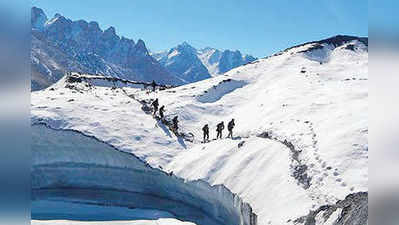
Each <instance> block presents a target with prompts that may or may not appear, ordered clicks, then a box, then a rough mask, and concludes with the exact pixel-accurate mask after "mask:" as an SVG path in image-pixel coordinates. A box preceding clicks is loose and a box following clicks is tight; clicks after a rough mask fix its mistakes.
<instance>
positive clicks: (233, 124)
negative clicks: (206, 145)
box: [227, 119, 236, 139]
mask: <svg viewBox="0 0 399 225" xmlns="http://www.w3.org/2000/svg"><path fill="white" fill-rule="evenodd" d="M235 125H236V124H235V123H234V119H232V120H231V121H230V122H229V123H228V124H227V130H228V131H229V135H227V137H228V138H229V137H230V138H231V139H233V128H234V126H235Z"/></svg>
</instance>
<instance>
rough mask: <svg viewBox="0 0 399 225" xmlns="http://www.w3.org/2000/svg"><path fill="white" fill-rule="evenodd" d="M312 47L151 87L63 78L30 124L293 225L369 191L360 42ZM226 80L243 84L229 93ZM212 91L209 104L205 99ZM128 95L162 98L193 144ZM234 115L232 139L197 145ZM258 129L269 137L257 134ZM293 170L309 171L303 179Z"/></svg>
mask: <svg viewBox="0 0 399 225" xmlns="http://www.w3.org/2000/svg"><path fill="white" fill-rule="evenodd" d="M313 45H314V44H312V43H310V44H307V45H304V46H298V47H296V48H292V49H289V50H286V51H284V52H282V53H281V54H276V55H275V56H273V57H268V58H265V59H260V60H257V61H255V62H253V63H251V64H248V65H245V66H241V67H238V68H236V69H233V70H231V71H229V72H228V73H226V74H225V75H224V76H218V77H214V78H211V79H208V80H204V81H200V82H197V83H193V84H188V85H185V86H181V87H178V88H174V89H168V90H164V91H159V92H156V93H150V94H148V93H147V92H145V91H141V90H140V89H133V88H123V90H124V91H122V90H121V89H111V88H110V87H96V88H94V89H91V90H89V91H84V90H83V91H81V93H80V92H79V91H76V90H75V91H72V90H70V89H66V88H64V85H65V84H64V83H63V82H64V80H61V81H60V82H59V83H58V84H56V85H55V86H54V90H53V91H52V90H50V89H46V90H43V91H40V92H37V93H32V121H33V122H37V121H41V122H44V123H46V124H48V125H50V126H51V127H53V128H57V129H74V130H79V131H81V132H83V133H85V134H88V135H94V136H95V137H97V138H98V139H100V140H102V141H105V142H108V143H111V144H112V145H114V146H115V147H117V148H118V149H120V150H122V151H128V152H131V153H133V154H135V155H136V156H138V157H139V158H140V159H142V160H144V161H146V162H148V163H149V164H150V165H152V166H153V167H161V168H162V169H163V170H165V171H167V172H169V171H173V172H174V174H175V175H177V176H180V177H183V178H185V179H188V180H195V179H202V180H205V181H207V182H209V183H210V184H212V185H214V184H224V185H225V186H226V187H228V188H229V189H230V190H231V191H232V192H234V193H237V194H238V195H239V196H240V197H242V198H243V199H244V200H245V201H247V202H249V203H250V204H251V206H252V208H253V209H254V211H255V213H256V214H257V215H258V224H292V221H293V220H295V219H296V218H299V217H301V216H304V215H307V214H308V212H309V210H315V209H317V208H318V207H319V206H321V205H326V204H334V203H335V202H336V201H337V200H339V199H344V198H345V197H346V196H347V195H348V194H350V193H355V192H360V191H367V189H368V188H367V181H368V169H367V168H368V166H367V161H368V143H367V135H368V123H367V114H368V113H367V112H368V88H367V82H368V81H367V80H368V52H367V47H366V46H365V45H364V44H363V43H362V42H359V41H356V40H353V41H350V42H348V43H344V44H342V45H340V46H333V47H331V46H328V45H323V46H322V47H321V48H323V49H324V51H325V54H320V52H313V50H309V49H311V48H312V46H313ZM348 46H355V48H352V47H348ZM307 50H309V51H307ZM318 51H320V50H318ZM312 54H315V55H317V56H320V55H322V56H323V58H322V59H320V58H318V57H309V56H312ZM229 82H231V84H235V83H237V82H239V83H242V84H243V85H239V86H236V87H235V88H231V89H229V91H228V92H226V91H225V90H226V89H225V87H223V86H224V85H226V84H225V83H229ZM221 84H223V86H220V85H221ZM209 90H212V93H213V94H212V97H210V98H211V101H206V100H205V101H204V97H201V96H204V95H205V96H206V93H207V92H208V91H209ZM219 90H220V91H219ZM126 93H127V94H129V95H133V96H134V98H135V99H139V100H146V99H147V100H148V99H154V98H159V102H160V104H161V105H165V107H166V115H167V116H168V117H172V116H174V115H178V116H179V120H180V122H179V124H180V126H181V130H182V131H184V132H192V133H194V135H195V137H196V140H195V141H194V143H189V142H184V141H183V140H182V139H179V138H176V137H175V136H174V135H173V133H172V132H169V131H168V129H167V128H166V127H165V126H163V125H162V124H161V123H157V122H156V121H155V120H154V119H153V118H152V117H151V116H149V115H146V114H145V113H144V112H142V111H141V109H140V108H141V105H140V104H139V103H138V102H136V101H135V100H134V99H132V98H130V97H128V96H127V95H126ZM72 99H73V100H72ZM231 118H235V120H236V128H235V129H234V134H235V136H236V137H237V138H235V139H233V140H231V139H223V140H218V141H212V142H210V143H206V144H202V143H200V140H201V138H202V137H201V135H202V134H201V127H202V126H203V125H204V124H205V123H209V125H210V128H211V138H212V137H214V136H215V135H216V134H215V130H214V129H215V126H216V124H217V123H218V122H220V121H222V120H224V121H225V123H227V122H228V121H229V120H230V119H231ZM264 132H268V135H269V136H270V137H271V138H262V136H261V135H260V134H262V133H264ZM224 135H226V134H224ZM284 140H286V142H285V143H290V144H292V145H293V146H294V148H295V150H296V151H297V152H295V154H294V153H293V152H292V151H291V150H290V148H288V146H290V145H289V144H284ZM239 143H240V145H242V147H240V148H239V147H238V144H239ZM300 165H302V167H298V166H300ZM298 168H300V169H298ZM298 174H300V175H301V174H302V175H303V174H306V176H305V177H307V178H309V179H308V181H309V185H308V186H306V179H305V181H304V179H302V178H303V176H298ZM334 216H338V215H336V214H334ZM333 221H334V219H331V218H330V219H329V220H328V221H327V222H318V223H319V224H331V223H333Z"/></svg>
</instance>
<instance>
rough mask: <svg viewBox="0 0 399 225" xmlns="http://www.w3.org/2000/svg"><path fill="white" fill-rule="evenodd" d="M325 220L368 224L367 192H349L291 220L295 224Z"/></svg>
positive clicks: (344, 224) (341, 224)
mask: <svg viewBox="0 0 399 225" xmlns="http://www.w3.org/2000/svg"><path fill="white" fill-rule="evenodd" d="M334 214H336V215H334ZM333 215H334V216H333ZM327 221H331V224H334V225H366V224H368V192H358V193H352V194H349V195H347V196H346V197H345V199H344V200H339V201H337V202H336V203H335V204H332V205H323V206H320V207H319V208H318V209H316V210H310V212H309V214H308V215H306V216H302V217H299V218H297V219H295V220H294V221H292V222H293V224H295V225H316V224H324V223H326V222H327ZM290 222H291V221H290Z"/></svg>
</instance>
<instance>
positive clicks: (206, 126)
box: [202, 124, 209, 133]
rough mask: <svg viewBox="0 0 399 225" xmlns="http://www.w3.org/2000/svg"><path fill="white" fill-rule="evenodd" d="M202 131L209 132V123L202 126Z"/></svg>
mask: <svg viewBox="0 0 399 225" xmlns="http://www.w3.org/2000/svg"><path fill="white" fill-rule="evenodd" d="M202 131H204V133H209V127H208V124H206V125H205V126H204V127H203V128H202Z"/></svg>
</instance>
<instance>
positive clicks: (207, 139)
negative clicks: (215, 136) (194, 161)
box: [202, 124, 209, 143]
mask: <svg viewBox="0 0 399 225" xmlns="http://www.w3.org/2000/svg"><path fill="white" fill-rule="evenodd" d="M202 131H203V132H204V143H206V142H209V126H208V124H205V126H204V127H203V128H202Z"/></svg>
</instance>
